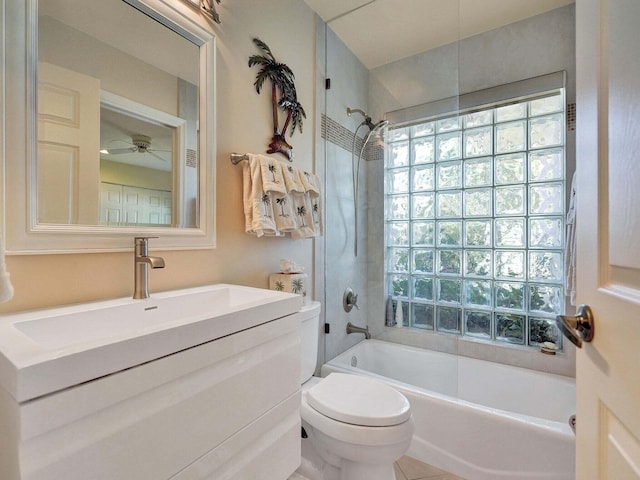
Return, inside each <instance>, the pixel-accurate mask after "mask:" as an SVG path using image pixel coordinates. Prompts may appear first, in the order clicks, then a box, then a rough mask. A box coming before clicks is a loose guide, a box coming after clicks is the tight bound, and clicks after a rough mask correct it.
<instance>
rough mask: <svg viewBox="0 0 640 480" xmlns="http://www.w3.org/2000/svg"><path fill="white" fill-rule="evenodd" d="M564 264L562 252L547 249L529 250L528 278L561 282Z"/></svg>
mask: <svg viewBox="0 0 640 480" xmlns="http://www.w3.org/2000/svg"><path fill="white" fill-rule="evenodd" d="M563 278H564V266H563V259H562V253H560V252H549V251H530V252H529V280H537V281H542V282H556V283H557V282H562V280H563Z"/></svg>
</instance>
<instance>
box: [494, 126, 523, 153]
mask: <svg viewBox="0 0 640 480" xmlns="http://www.w3.org/2000/svg"><path fill="white" fill-rule="evenodd" d="M525 130H526V129H525V122H524V121H521V122H511V123H503V124H500V125H496V153H509V152H517V151H519V150H524V149H525Z"/></svg>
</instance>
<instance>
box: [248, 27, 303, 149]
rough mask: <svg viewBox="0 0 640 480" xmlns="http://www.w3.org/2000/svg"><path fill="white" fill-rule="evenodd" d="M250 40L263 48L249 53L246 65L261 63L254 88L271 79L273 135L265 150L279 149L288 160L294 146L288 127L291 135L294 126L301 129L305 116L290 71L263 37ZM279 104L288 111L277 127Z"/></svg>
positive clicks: (259, 87) (257, 90)
mask: <svg viewBox="0 0 640 480" xmlns="http://www.w3.org/2000/svg"><path fill="white" fill-rule="evenodd" d="M253 43H255V44H256V45H257V47H258V48H259V49H260V50H262V52H263V55H251V56H250V57H249V67H253V66H256V65H257V66H259V67H260V70H259V71H258V73H257V74H256V80H255V82H253V86H254V87H255V88H256V92H257V93H258V94H259V93H260V90H262V86H263V85H264V82H265V81H266V80H269V82H271V105H272V117H273V138H272V139H271V143H269V149H268V150H267V153H281V154H282V155H284V156H285V157H287V160H289V161H292V159H293V146H291V145H290V144H289V143H288V142H287V140H286V138H285V137H286V133H287V128H289V125H291V130H290V131H291V135H293V132H295V130H296V128H297V129H298V130H300V132H302V119H303V118H307V114H306V113H305V111H304V108H302V105H301V104H300V102H298V98H297V97H298V95H297V92H296V86H295V83H294V75H293V71H292V70H291V69H290V68H289V67H288V66H287V65H285V64H284V63H280V62H278V61H277V60H276V58H275V57H274V56H273V53H272V52H271V49H270V48H269V46H268V45H267V44H266V43H264V42H263V41H262V40H260V39H259V38H254V39H253ZM278 95H279V98H278ZM278 107H280V108H282V109H283V110H284V111H285V112H287V118H286V120H285V122H284V126H283V127H282V130H279V125H278Z"/></svg>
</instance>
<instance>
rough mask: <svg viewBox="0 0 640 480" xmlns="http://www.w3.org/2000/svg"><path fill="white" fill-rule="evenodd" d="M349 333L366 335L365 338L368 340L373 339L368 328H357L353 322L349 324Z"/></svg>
mask: <svg viewBox="0 0 640 480" xmlns="http://www.w3.org/2000/svg"><path fill="white" fill-rule="evenodd" d="M347 333H364V338H366V339H367V340H369V339H370V338H371V334H370V333H369V327H368V326H366V327H365V328H362V327H356V326H355V325H353V324H352V323H351V322H349V323H347Z"/></svg>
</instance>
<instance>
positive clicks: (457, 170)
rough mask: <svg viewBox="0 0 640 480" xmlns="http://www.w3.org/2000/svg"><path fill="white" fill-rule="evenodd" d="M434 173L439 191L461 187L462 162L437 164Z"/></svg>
mask: <svg viewBox="0 0 640 480" xmlns="http://www.w3.org/2000/svg"><path fill="white" fill-rule="evenodd" d="M436 172H437V177H438V178H437V182H436V183H437V185H438V188H439V189H445V188H460V187H462V162H447V163H441V164H438V168H437V170H436Z"/></svg>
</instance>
